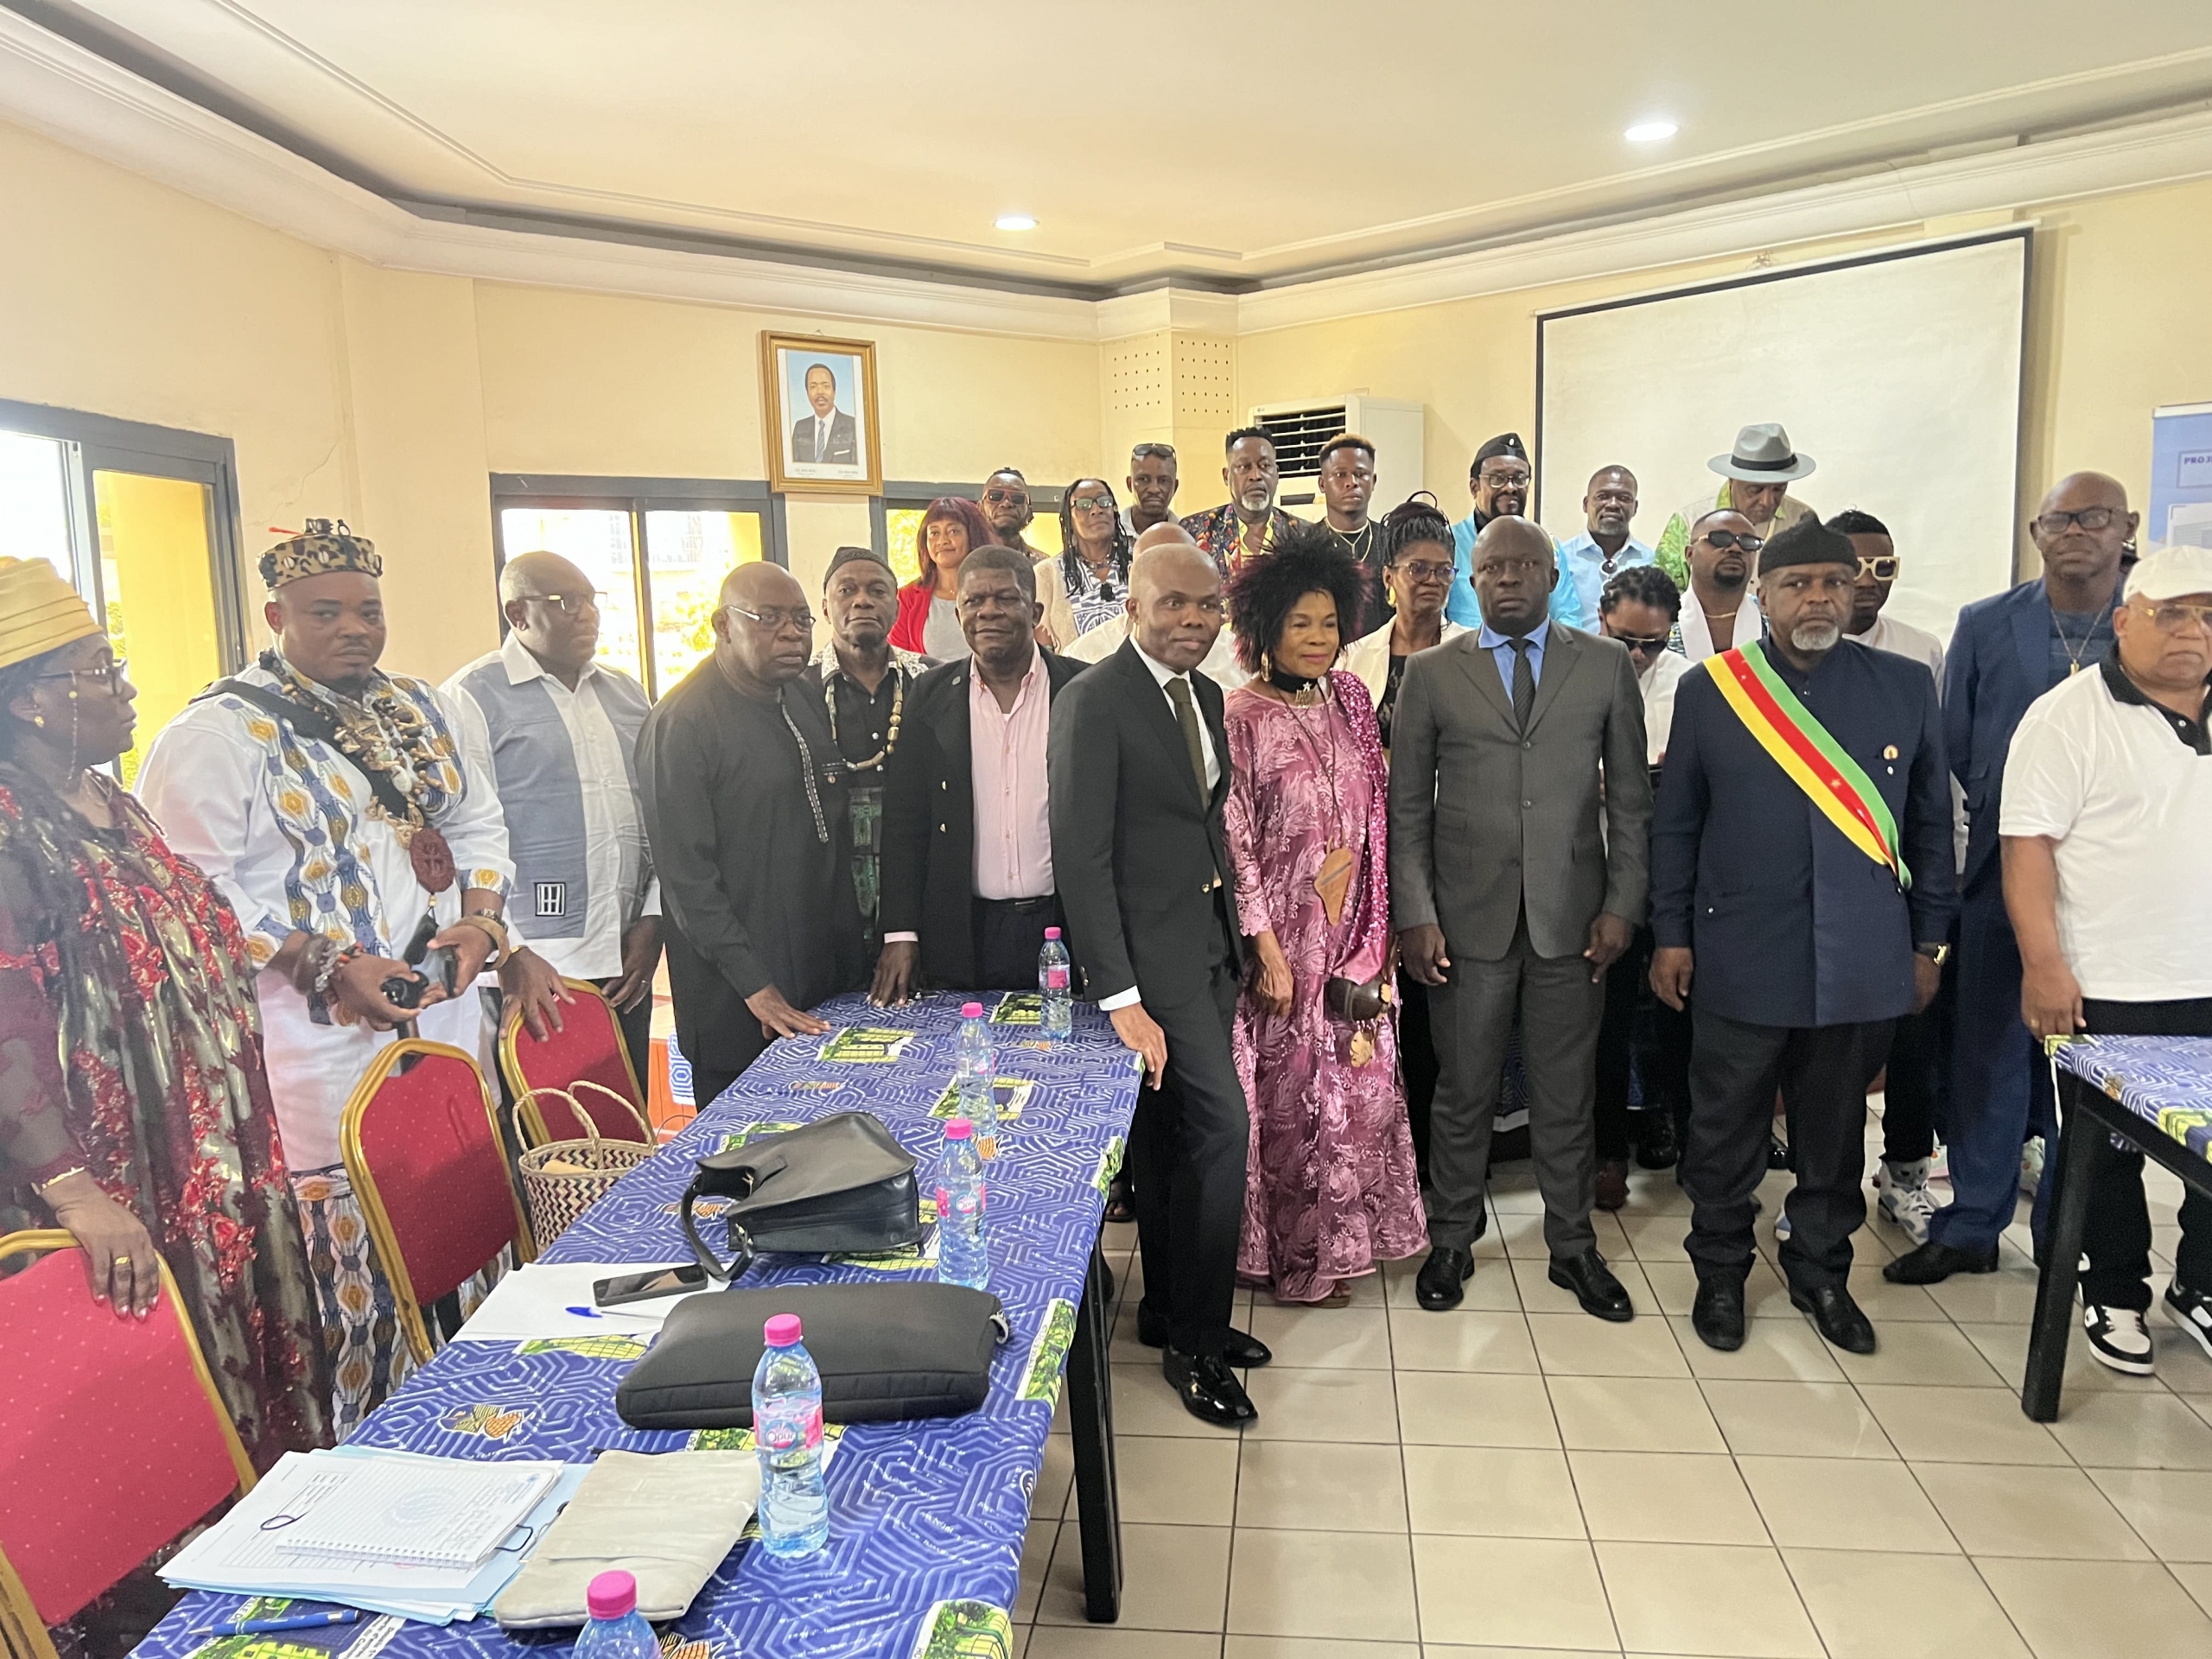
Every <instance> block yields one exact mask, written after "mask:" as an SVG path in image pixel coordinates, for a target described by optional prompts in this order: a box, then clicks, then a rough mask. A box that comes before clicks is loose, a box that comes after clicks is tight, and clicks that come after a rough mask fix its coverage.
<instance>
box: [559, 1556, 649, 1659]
mask: <svg viewBox="0 0 2212 1659" xmlns="http://www.w3.org/2000/svg"><path fill="white" fill-rule="evenodd" d="M584 1611H586V1612H588V1613H589V1614H590V1615H591V1622H590V1623H589V1624H586V1625H585V1626H584V1627H583V1629H582V1630H580V1631H579V1632H577V1635H576V1659H660V1640H659V1638H658V1637H656V1636H654V1635H653V1627H652V1625H650V1624H647V1623H645V1615H644V1614H643V1613H641V1612H639V1611H638V1581H637V1580H635V1579H633V1578H632V1577H631V1576H630V1575H629V1574H628V1573H623V1572H612V1573H601V1574H600V1575H599V1576H598V1577H597V1578H595V1579H594V1580H592V1581H591V1583H590V1584H589V1586H587V1587H586V1588H585V1591H584Z"/></svg>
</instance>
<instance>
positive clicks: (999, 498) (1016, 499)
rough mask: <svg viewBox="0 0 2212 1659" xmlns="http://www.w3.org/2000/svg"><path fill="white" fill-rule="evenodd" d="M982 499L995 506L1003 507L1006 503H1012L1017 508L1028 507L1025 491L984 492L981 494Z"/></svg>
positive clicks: (998, 490) (1002, 490)
mask: <svg viewBox="0 0 2212 1659" xmlns="http://www.w3.org/2000/svg"><path fill="white" fill-rule="evenodd" d="M983 499H984V500H986V501H988V502H990V503H991V504H992V505H995V506H1005V505H1007V504H1008V503H1012V504H1013V505H1017V506H1027V505H1029V495H1028V493H1027V491H1025V490H1007V489H997V490H985V491H984V492H983Z"/></svg>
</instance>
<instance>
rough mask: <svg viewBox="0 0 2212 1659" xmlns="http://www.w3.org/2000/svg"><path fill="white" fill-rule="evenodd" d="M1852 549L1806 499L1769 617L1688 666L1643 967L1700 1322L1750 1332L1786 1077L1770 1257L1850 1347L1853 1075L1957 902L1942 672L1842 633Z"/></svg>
mask: <svg viewBox="0 0 2212 1659" xmlns="http://www.w3.org/2000/svg"><path fill="white" fill-rule="evenodd" d="M1858 575H1859V558H1858V555H1857V552H1856V551H1855V550H1854V549H1853V546H1852V544H1851V538H1850V537H1847V536H1846V535H1844V534H1843V533H1842V532H1841V531H1834V530H1830V529H1828V528H1827V526H1825V525H1823V524H1821V523H1820V522H1819V521H1818V520H1817V519H1806V520H1804V521H1802V522H1801V523H1798V524H1792V525H1790V526H1789V528H1788V529H1787V530H1785V531H1782V532H1781V533H1780V534H1779V535H1777V536H1776V537H1775V538H1774V539H1773V540H1772V541H1770V542H1768V543H1766V544H1765V546H1764V548H1763V549H1761V550H1760V554H1759V568H1758V576H1759V598H1760V601H1761V602H1762V604H1763V605H1764V609H1765V613H1766V637H1765V639H1763V640H1749V641H1742V642H1739V643H1738V645H1736V647H1735V648H1734V649H1732V650H1728V651H1724V652H1719V653H1718V654H1717V655H1715V656H1713V657H1709V658H1707V659H1706V660H1705V661H1703V662H1701V663H1699V664H1696V665H1695V666H1694V668H1692V669H1691V670H1690V671H1688V672H1687V673H1686V674H1684V675H1683V676H1682V677H1681V680H1680V681H1679V682H1678V683H1677V684H1676V686H1675V723H1674V730H1673V732H1672V734H1671V735H1670V737H1669V742H1668V747H1667V764H1666V766H1665V768H1664V769H1663V770H1662V772H1661V774H1660V782H1659V796H1658V801H1657V804H1656V810H1655V813H1654V817H1653V821H1652V831H1651V929H1652V934H1653V937H1654V939H1655V942H1656V950H1655V951H1654V952H1653V956H1652V961H1651V986H1652V989H1653V990H1654V991H1656V993H1657V994H1658V995H1659V997H1660V998H1661V1000H1662V1001H1664V1002H1666V1003H1667V1004H1668V1006H1669V1007H1675V1008H1680V1007H1682V1006H1683V1004H1684V1002H1685V1000H1686V999H1688V1000H1690V1001H1691V1020H1692V1033H1693V1039H1692V1046H1691V1055H1690V1121H1689V1135H1688V1143H1687V1145H1686V1146H1685V1147H1684V1148H1683V1152H1682V1164H1681V1167H1682V1185H1683V1187H1684V1188H1685V1189H1686V1190H1687V1191H1688V1193H1689V1196H1690V1201H1691V1204H1692V1206H1693V1209H1692V1213H1691V1222H1690V1232H1689V1236H1688V1239H1687V1241H1685V1242H1686V1244H1687V1248H1688V1252H1689V1256H1690V1260H1691V1262H1692V1264H1693V1265H1694V1267H1695V1268H1696V1269H1697V1276H1698V1290H1697V1300H1696V1303H1695V1305H1694V1307H1693V1308H1692V1310H1691V1315H1690V1323H1691V1325H1692V1328H1693V1329H1694V1330H1695V1331H1696V1332H1697V1334H1698V1337H1699V1338H1700V1340H1701V1341H1703V1342H1704V1343H1705V1344H1707V1346H1709V1347H1713V1348H1717V1349H1720V1350H1723V1351H1726V1350H1731V1349H1734V1348H1738V1347H1740V1346H1741V1345H1742V1344H1743V1341H1744V1286H1745V1280H1746V1279H1747V1278H1748V1276H1749V1275H1750V1273H1751V1268H1753V1267H1754V1266H1755V1265H1756V1263H1757V1259H1758V1256H1757V1249H1756V1247H1755V1245H1754V1243H1753V1240H1752V1235H1751V1222H1752V1217H1753V1216H1754V1215H1755V1214H1756V1213H1757V1209H1756V1205H1755V1204H1754V1201H1753V1195H1754V1193H1755V1192H1756V1191H1757V1189H1758V1184H1759V1181H1760V1179H1761V1178H1762V1177H1763V1176H1764V1175H1765V1173H1766V1167H1767V1164H1766V1148H1767V1134H1768V1128H1767V1126H1768V1122H1769V1120H1770V1117H1771V1116H1772V1112H1773V1106H1774V1097H1775V1092H1776V1090H1777V1089H1779V1090H1780V1091H1781V1094H1782V1097H1783V1103H1784V1105H1785V1107H1786V1108H1787V1109H1788V1111H1789V1120H1790V1126H1791V1132H1790V1141H1789V1144H1790V1148H1791V1150H1792V1152H1793V1153H1794V1154H1795V1164H1796V1174H1797V1185H1796V1189H1795V1190H1794V1191H1793V1192H1791V1193H1790V1194H1789V1199H1788V1201H1787V1210H1788V1215H1789V1224H1790V1233H1789V1237H1788V1238H1787V1239H1785V1240H1784V1241H1783V1244H1782V1247H1781V1249H1780V1251H1779V1253H1778V1260H1779V1262H1780V1265H1781V1268H1782V1271H1783V1277H1784V1278H1786V1279H1787V1280H1788V1281H1789V1300H1790V1301H1791V1302H1792V1303H1793V1304H1795V1305H1796V1306H1797V1307H1798V1308H1800V1309H1801V1310H1802V1311H1803V1312H1804V1313H1806V1314H1807V1315H1808V1316H1809V1317H1810V1319H1812V1321H1813V1324H1814V1325H1815V1328H1817V1329H1818V1330H1819V1332H1820V1333H1821V1336H1823V1337H1824V1338H1827V1340H1828V1341H1829V1342H1831V1343H1833V1344H1835V1345H1836V1346H1837V1347H1839V1348H1842V1349H1844V1350H1846V1351H1849V1352H1852V1353H1856V1354H1866V1353H1872V1351H1874V1342H1875V1338H1874V1327H1873V1326H1872V1325H1871V1324H1869V1323H1868V1322H1867V1319H1866V1315H1865V1314H1864V1313H1861V1312H1860V1311H1859V1306H1858V1305H1857V1304H1856V1303H1854V1302H1853V1300H1852V1299H1851V1292H1850V1290H1849V1288H1848V1287H1847V1284H1848V1280H1849V1277H1850V1273H1851V1235H1852V1234H1853V1232H1854V1231H1856V1230H1858V1228H1859V1226H1860V1224H1863V1223H1864V1222H1865V1220H1866V1195H1865V1192H1864V1187H1863V1184H1862V1178H1863V1177H1864V1175H1865V1173H1866V1086H1867V1084H1870V1083H1872V1081H1873V1077H1874V1073H1875V1072H1876V1071H1877V1070H1878V1069H1879V1068H1880V1066H1881V1064H1882V1060H1883V1058H1884V1056H1885V1055H1886V1054H1887V1053H1888V1052H1889V1046H1890V1034H1891V1027H1893V1026H1894V1024H1895V1023H1896V1021H1897V1020H1899V1019H1901V1018H1903V1017H1904V1015H1905V1014H1913V1013H1916V1012H1918V1011H1919V1010H1920V1009H1922V1008H1924V1007H1927V1006H1928V1003H1929V1001H1930V999H1932V998H1933V997H1934V996H1935V995H1936V984H1937V980H1938V976H1939V970H1940V966H1941V963H1942V957H1943V956H1944V954H1945V952H1946V950H1947V949H1948V947H1947V946H1946V945H1945V944H1944V940H1945V939H1946V938H1948V934H1949V931H1950V924H1951V917H1952V913H1953V912H1954V910H1955V907H1956V902H1957V901H1956V898H1955V891H1954V886H1955V884H1954V880H1953V874H1952V870H1953V865H1952V853H1951V803H1950V796H1949V792H1948V790H1949V786H1948V782H1947V779H1946V767H1945V763H1944V758H1943V733H1942V715H1941V712H1940V711H1939V709H1938V708H1937V706H1936V682H1935V680H1934V679H1933V678H1932V677H1930V676H1929V672H1928V671H1927V669H1926V667H1925V666H1923V664H1920V663H1917V662H1915V661H1912V660H1910V658H1904V657H1897V656H1893V655H1891V654H1890V653H1889V652H1878V651H1851V650H1843V651H1839V650H1838V649H1836V647H1837V645H1839V644H1840V642H1841V640H1842V639H1843V626H1844V624H1845V623H1846V622H1847V621H1848V620H1850V618H1851V607H1852V589H1853V584H1854V583H1855V582H1856V581H1857V579H1858Z"/></svg>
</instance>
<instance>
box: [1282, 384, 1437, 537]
mask: <svg viewBox="0 0 2212 1659" xmlns="http://www.w3.org/2000/svg"><path fill="white" fill-rule="evenodd" d="M1251 424H1252V425H1254V426H1256V427H1259V428H1260V429H1262V430H1263V431H1265V432H1266V433H1267V435H1268V437H1270V438H1272V439H1273V440H1274V446H1275V464H1276V466H1277V467H1279V468H1280V469H1281V474H1282V487H1281V494H1280V495H1279V496H1278V497H1277V498H1276V499H1277V500H1278V501H1279V502H1280V503H1281V505H1282V506H1283V507H1284V508H1285V509H1286V510H1287V511H1288V512H1294V513H1296V514H1297V515H1298V516H1299V517H1300V518H1309V519H1318V518H1320V516H1321V511H1322V502H1321V487H1320V477H1319V474H1320V470H1321V446H1322V445H1323V444H1325V443H1326V442H1328V441H1329V440H1330V439H1331V438H1333V437H1335V436H1336V435H1337V434H1338V433H1339V432H1357V433H1358V434H1359V435H1360V436H1361V437H1363V438H1365V439H1366V440H1367V441H1368V442H1370V443H1371V444H1373V445H1374V446H1375V497H1374V499H1373V501H1372V503H1371V504H1370V510H1371V511H1372V512H1373V513H1374V514H1375V516H1376V518H1381V517H1382V516H1383V514H1384V513H1385V512H1389V510H1390V509H1391V508H1392V507H1395V506H1396V505H1398V503H1399V502H1401V501H1402V500H1404V499H1406V498H1407V497H1408V496H1409V495H1411V494H1412V493H1414V491H1415V490H1418V489H1421V488H1424V487H1426V486H1424V485H1423V484H1422V482H1421V444H1422V442H1423V440H1424V438H1425V436H1426V435H1427V421H1426V419H1425V417H1424V416H1423V415H1422V412H1421V404H1409V403H1405V402H1403V401H1402V400H1400V399H1398V398H1395V397H1368V396H1366V395H1365V394H1364V393H1360V392H1355V393H1351V394H1348V395H1346V396H1344V397H1321V398H1309V399H1307V400H1306V401H1305V402H1302V403H1295V404H1255V406H1254V407H1253V410H1252V419H1251Z"/></svg>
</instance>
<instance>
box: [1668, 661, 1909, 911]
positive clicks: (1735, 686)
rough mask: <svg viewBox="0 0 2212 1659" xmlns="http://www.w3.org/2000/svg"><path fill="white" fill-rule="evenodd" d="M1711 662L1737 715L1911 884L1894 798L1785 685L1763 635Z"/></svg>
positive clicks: (1852, 838) (1833, 815)
mask: <svg viewBox="0 0 2212 1659" xmlns="http://www.w3.org/2000/svg"><path fill="white" fill-rule="evenodd" d="M1705 667H1706V671H1707V673H1709V674H1711V675H1712V676H1713V683H1714V684H1715V685H1717V686H1719V688H1720V695H1721V696H1722V698H1723V699H1724V700H1725V701H1726V702H1727V704H1728V706H1729V708H1731V709H1733V710H1735V713H1736V717H1737V719H1738V720H1740V721H1743V722H1744V726H1745V729H1746V730H1748V731H1749V732H1750V733H1751V735H1752V736H1753V737H1755V738H1757V739H1758V745H1759V747H1761V748H1763V749H1764V750H1765V751H1766V752H1767V753H1769V754H1770V755H1772V756H1773V757H1774V763H1775V765H1777V766H1780V767H1781V768H1782V770H1783V772H1785V773H1786V774H1788V776H1789V781H1790V782H1791V783H1793V784H1795V785H1797V787H1798V788H1800V789H1802V790H1803V791H1805V796H1806V798H1807V799H1808V800H1810V801H1811V802H1812V803H1813V804H1814V805H1815V806H1817V807H1818V808H1820V810H1821V812H1822V813H1823V814H1824V815H1825V816H1826V817H1827V820H1828V822H1829V823H1833V824H1834V825H1835V827H1836V828H1837V829H1840V830H1841V831H1843V834H1844V838H1845V839H1846V840H1847V841H1849V842H1851V844H1852V845H1853V846H1854V847H1856V848H1857V849H1859V851H1860V852H1862V853H1864V854H1866V856H1867V857H1869V858H1871V859H1872V860H1873V861H1875V862H1876V863H1877V864H1879V865H1881V866H1883V867H1884V868H1885V869H1888V870H1891V871H1892V872H1894V873H1895V874H1896V876H1897V886H1898V887H1905V888H1910V887H1911V886H1912V872H1911V871H1910V870H1909V869H1907V868H1905V864H1904V859H1903V858H1902V857H1901V856H1899V855H1898V853H1897V820H1896V819H1895V818H1894V817H1891V816H1890V806H1889V803H1888V802H1887V801H1885V800H1884V799H1883V798H1882V793H1881V791H1879V790H1878V789H1876V788H1875V787H1874V780H1873V779H1871V778H1869V777H1868V776H1867V775H1866V770H1865V769H1864V768H1863V767H1861V766H1859V763H1858V762H1857V761H1856V760H1853V759H1852V758H1851V757H1850V755H1848V754H1847V753H1845V752H1844V747H1843V745H1842V744H1840V743H1839V742H1837V741H1835V739H1834V737H1832V736H1830V735H1829V734H1828V729H1827V727H1825V726H1823V725H1821V722H1820V721H1818V720H1815V718H1814V717H1813V711H1812V710H1811V709H1808V708H1807V707H1805V705H1804V704H1803V703H1802V702H1799V701H1798V700H1797V694H1796V692H1795V691H1792V690H1790V689H1789V687H1788V686H1787V685H1785V684H1784V683H1783V680H1782V677H1781V676H1780V675H1779V674H1777V673H1776V672H1775V671H1774V664H1771V663H1770V662H1768V661H1767V659H1766V651H1765V648H1764V646H1762V645H1760V644H1759V642H1758V640H1756V639H1755V640H1753V641H1752V642H1751V644H1750V645H1741V646H1738V648H1737V649H1735V650H1733V651H1724V652H1719V654H1718V655H1716V656H1713V657H1708V658H1706V661H1705Z"/></svg>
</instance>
